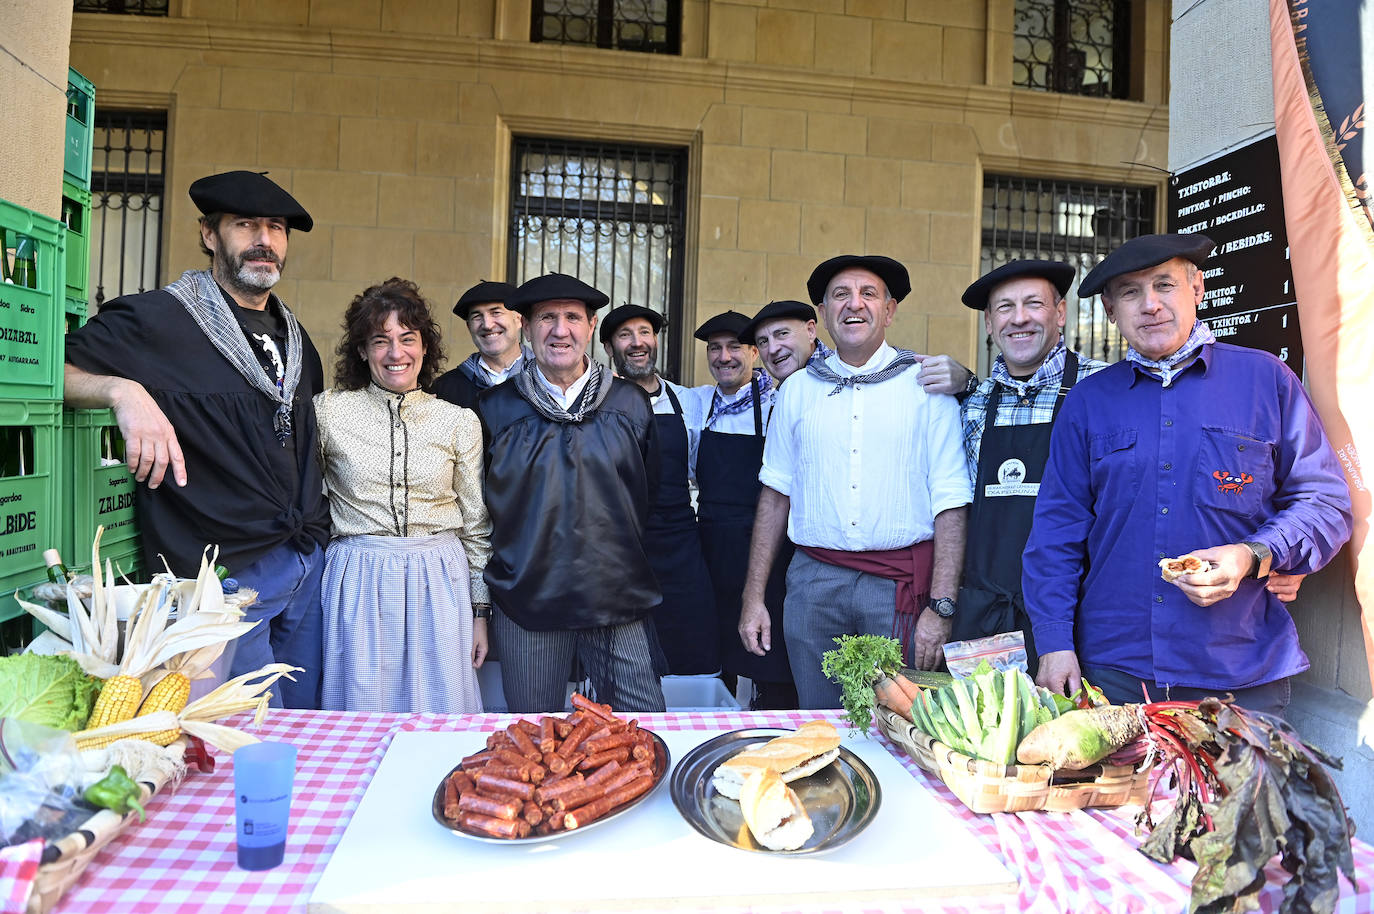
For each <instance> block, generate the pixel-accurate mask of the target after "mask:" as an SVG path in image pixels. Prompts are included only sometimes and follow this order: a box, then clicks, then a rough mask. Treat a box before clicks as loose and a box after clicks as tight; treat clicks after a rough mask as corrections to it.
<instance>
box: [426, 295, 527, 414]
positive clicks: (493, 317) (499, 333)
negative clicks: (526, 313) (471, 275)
mask: <svg viewBox="0 0 1374 914" xmlns="http://www.w3.org/2000/svg"><path fill="white" fill-rule="evenodd" d="M514 294H515V286H512V285H511V284H510V283H507V282H487V281H485V280H484V281H482V282H479V283H478V284H477V285H475V286H473V287H472V288H471V289H468V290H467V291H466V292H464V293H463V294H462V295H461V296H460V297H459V298H458V303H457V304H455V305H454V306H453V313H454V314H456V315H458V316H459V317H460V318H462V319H463V323H464V324H466V325H467V328H468V334H469V335H470V336H471V337H472V343H473V345H474V346H476V347H477V351H476V352H474V353H473V354H472V355H470V356H468V357H467V358H466V359H464V360H463V361H462V363H460V364H459V365H458V367H457V368H454V369H453V370H452V371H446V372H444V373H443V374H442V375H440V376H439V378H438V379H437V380H436V381H435V382H434V387H433V391H434V395H435V396H436V397H438V398H439V399H441V400H447V401H448V402H450V403H456V404H457V405H459V406H462V407H466V408H467V409H471V410H475V409H477V395H478V394H480V393H481V392H482V391H484V390H486V389H487V388H489V387H495V386H496V385H497V384H500V383H501V382H502V381H504V380H506V379H507V378H509V377H510V376H511V375H513V374H515V373H516V372H517V371H519V370H520V366H521V364H523V363H524V360H525V359H526V358H528V357H529V351H528V350H527V349H525V348H524V347H522V346H521V345H520V331H521V329H522V328H523V326H524V323H523V321H522V320H521V318H520V314H519V312H516V311H512V310H511V309H510V308H508V307H506V305H507V303H508V302H510V300H511V296H513V295H514Z"/></svg>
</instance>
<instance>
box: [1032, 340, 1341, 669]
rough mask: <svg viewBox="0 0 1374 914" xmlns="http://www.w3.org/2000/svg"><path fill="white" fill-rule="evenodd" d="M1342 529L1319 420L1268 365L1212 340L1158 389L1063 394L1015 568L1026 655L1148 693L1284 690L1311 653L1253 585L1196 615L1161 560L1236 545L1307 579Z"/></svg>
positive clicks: (1337, 544) (1112, 374) (1132, 378)
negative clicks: (1102, 671)
mask: <svg viewBox="0 0 1374 914" xmlns="http://www.w3.org/2000/svg"><path fill="white" fill-rule="evenodd" d="M1350 531H1351V510H1350V490H1349V488H1348V487H1347V485H1346V481H1345V478H1344V476H1343V475H1342V473H1341V468H1340V464H1339V463H1338V462H1337V460H1336V456H1335V454H1334V452H1333V451H1332V449H1331V445H1330V443H1329V442H1328V441H1327V439H1326V434H1325V432H1324V430H1323V428H1322V423H1321V419H1320V418H1318V416H1317V413H1316V411H1315V410H1314V409H1313V407H1312V403H1311V401H1310V400H1309V399H1308V397H1307V393H1306V391H1304V390H1303V388H1302V384H1301V382H1300V381H1299V380H1298V378H1297V377H1296V376H1295V375H1294V374H1293V373H1292V372H1291V371H1289V370H1288V368H1287V366H1285V365H1284V364H1283V363H1282V362H1280V361H1279V360H1278V359H1277V358H1275V357H1274V356H1273V355H1270V354H1269V353H1267V352H1261V351H1259V350H1256V349H1247V348H1242V347H1238V346H1232V345H1229V344H1226V343H1213V344H1210V345H1208V346H1205V347H1204V348H1203V350H1202V351H1201V353H1200V354H1199V356H1198V358H1197V359H1196V360H1195V361H1194V362H1193V364H1192V365H1190V366H1188V367H1187V368H1186V369H1185V370H1184V371H1183V372H1182V373H1181V374H1179V375H1177V376H1176V377H1175V378H1174V380H1173V382H1172V383H1171V384H1170V386H1168V387H1165V386H1163V384H1161V383H1160V380H1159V378H1158V377H1156V376H1154V375H1152V374H1151V373H1149V372H1148V371H1146V370H1145V369H1143V368H1141V367H1140V366H1138V365H1136V364H1134V363H1132V362H1124V361H1123V362H1118V363H1117V364H1115V365H1112V366H1111V367H1109V368H1106V369H1104V370H1102V371H1100V372H1098V373H1097V374H1095V375H1093V376H1092V377H1090V378H1086V379H1084V380H1083V381H1080V382H1079V383H1078V384H1077V385H1076V386H1075V387H1074V388H1073V390H1072V391H1070V393H1069V395H1068V397H1067V398H1066V399H1065V401H1064V407H1063V410H1062V411H1061V413H1060V415H1059V421H1058V422H1056V423H1055V426H1054V432H1053V434H1052V436H1051V439H1050V457H1049V465H1048V466H1047V467H1046V470H1045V475H1044V478H1043V481H1042V482H1041V484H1040V494H1039V498H1038V499H1037V502H1036V507H1035V521H1034V524H1033V525H1032V528H1031V533H1030V540H1029V542H1028V543H1027V544H1026V553H1025V559H1024V561H1023V562H1022V568H1023V571H1022V585H1023V587H1024V591H1025V601H1026V610H1027V612H1028V613H1029V614H1030V617H1031V620H1032V623H1033V631H1034V635H1035V643H1036V646H1037V648H1038V650H1039V651H1040V653H1041V654H1046V653H1049V652H1050V651H1060V650H1075V651H1077V654H1078V658H1079V662H1080V663H1081V664H1084V665H1092V666H1105V667H1109V668H1111V669H1115V670H1120V671H1122V672H1125V673H1130V674H1131V675H1133V676H1136V677H1138V678H1140V679H1143V680H1145V681H1147V682H1150V681H1153V682H1155V684H1156V685H1158V686H1160V687H1164V686H1172V685H1178V686H1193V687H1197V688H1217V689H1223V688H1226V689H1239V688H1247V687H1250V686H1256V685H1261V684H1263V683H1266V682H1271V681H1273V680H1275V679H1280V678H1283V677H1285V676H1291V675H1292V674H1294V673H1298V672H1301V671H1302V670H1305V669H1307V667H1308V665H1309V664H1308V661H1307V656H1306V655H1305V654H1304V653H1303V652H1302V649H1301V648H1300V647H1299V646H1298V637H1297V632H1296V631H1295V630H1294V627H1293V620H1292V618H1291V617H1290V616H1289V614H1288V610H1287V608H1286V607H1285V606H1284V604H1283V603H1282V602H1280V601H1279V599H1278V598H1277V597H1275V596H1274V595H1273V594H1270V593H1269V592H1267V591H1266V590H1265V589H1264V581H1258V580H1253V579H1248V578H1247V579H1246V580H1243V581H1242V582H1241V583H1240V587H1239V588H1238V589H1237V590H1236V592H1235V593H1234V594H1233V595H1232V596H1230V597H1228V598H1227V599H1225V600H1222V601H1220V602H1219V603H1215V604H1213V605H1212V606H1207V607H1203V606H1198V605H1196V604H1194V603H1192V602H1191V601H1190V600H1189V599H1188V598H1187V597H1186V596H1185V595H1184V593H1183V591H1182V590H1180V589H1179V588H1178V587H1177V586H1175V585H1173V584H1170V583H1167V582H1166V581H1164V580H1163V578H1161V577H1160V573H1159V566H1158V562H1159V560H1160V559H1162V558H1165V557H1166V556H1167V557H1173V556H1178V555H1183V554H1185V553H1188V552H1192V551H1194V550H1198V549H1206V548H1210V547H1213V546H1223V545H1227V544H1231V543H1240V542H1244V541H1247V540H1248V541H1254V542H1260V543H1263V544H1264V545H1266V546H1268V547H1269V549H1270V550H1271V551H1272V552H1273V564H1272V570H1274V571H1284V572H1288V573H1308V572H1313V571H1316V570H1317V569H1319V568H1321V567H1322V566H1324V565H1325V564H1326V563H1327V562H1329V561H1330V560H1331V558H1332V557H1333V556H1334V555H1335V554H1336V552H1337V551H1338V550H1339V549H1340V548H1341V546H1342V545H1344V544H1345V542H1346V540H1347V539H1349V537H1350Z"/></svg>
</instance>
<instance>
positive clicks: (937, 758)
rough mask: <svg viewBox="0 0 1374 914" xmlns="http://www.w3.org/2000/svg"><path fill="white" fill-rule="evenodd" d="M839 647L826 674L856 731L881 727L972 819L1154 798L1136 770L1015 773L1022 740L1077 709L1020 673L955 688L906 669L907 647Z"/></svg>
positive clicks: (869, 641)
mask: <svg viewBox="0 0 1374 914" xmlns="http://www.w3.org/2000/svg"><path fill="white" fill-rule="evenodd" d="M835 641H836V644H837V645H838V647H837V648H836V649H835V650H833V651H828V652H826V654H825V656H824V657H823V659H822V665H821V669H822V671H823V672H824V673H825V674H826V675H827V676H829V677H830V678H832V679H834V680H836V681H837V682H839V684H840V690H841V702H842V703H843V705H844V708H845V715H846V717H847V718H848V719H849V722H850V724H851V725H852V726H853V727H854V728H855V729H857V730H867V729H868V728H869V726H870V724H871V722H872V721H873V720H875V719H876V721H877V723H878V727H879V729H880V730H882V732H883V733H884V734H885V735H886V736H887V737H888V739H890V740H892V741H893V742H894V743H896V744H897V745H898V746H901V747H902V749H904V750H905V751H906V753H907V754H908V755H910V756H911V757H912V758H913V759H915V761H916V764H917V765H920V766H921V768H923V769H925V770H926V771H928V772H930V773H931V774H933V775H935V776H936V777H938V778H940V779H941V780H942V781H944V782H945V784H946V786H948V787H949V789H950V790H952V791H953V792H954V795H955V796H957V797H958V798H959V799H960V800H961V801H963V803H964V805H965V806H967V807H968V808H969V809H971V810H973V811H974V812H978V813H984V812H1022V811H1025V810H1031V809H1047V810H1052V811H1066V810H1073V809H1083V808H1085V807H1088V806H1123V805H1126V804H1132V803H1135V804H1138V803H1143V802H1144V800H1145V798H1146V797H1147V795H1148V793H1149V773H1148V771H1147V770H1145V769H1144V768H1143V767H1142V768H1141V770H1137V768H1136V765H1135V764H1132V763H1131V762H1123V763H1121V764H1100V763H1098V764H1093V765H1090V766H1087V767H1084V768H1082V769H1081V770H1068V769H1066V768H1060V769H1056V768H1055V767H1052V766H1050V765H1044V764H1041V765H1018V764H1017V763H1016V754H1017V747H1018V745H1019V744H1020V742H1021V740H1022V739H1024V738H1025V737H1026V736H1027V735H1028V734H1029V733H1030V732H1031V731H1032V730H1034V729H1035V728H1036V727H1037V726H1038V725H1040V724H1042V723H1045V722H1046V721H1049V720H1053V719H1055V718H1057V717H1058V716H1059V715H1060V714H1061V713H1062V712H1063V711H1065V710H1068V709H1070V708H1072V707H1073V706H1074V705H1073V703H1072V702H1071V701H1070V700H1069V699H1066V698H1064V697H1063V696H1054V695H1052V694H1050V693H1049V692H1048V691H1046V690H1045V689H1041V688H1038V687H1037V686H1036V685H1035V684H1034V683H1033V682H1031V680H1030V677H1029V676H1027V675H1026V674H1025V673H1023V672H1021V671H1020V670H1015V669H1013V670H1006V671H998V670H994V669H993V668H992V667H991V666H989V665H988V664H987V663H983V664H982V665H981V666H980V667H979V668H978V669H977V670H975V671H974V673H973V675H972V676H968V677H965V678H962V679H955V678H953V677H952V676H949V675H948V674H941V673H921V672H915V671H912V670H904V669H902V662H901V661H902V651H901V645H900V644H899V643H898V642H897V641H895V640H893V639H891V638H883V637H880V636H877V635H843V636H841V637H839V638H836V639H835ZM1085 700H1086V699H1085ZM1133 761H1134V762H1139V761H1140V758H1139V757H1136V758H1135V759H1133Z"/></svg>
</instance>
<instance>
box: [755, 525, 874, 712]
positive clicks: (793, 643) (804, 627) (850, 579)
mask: <svg viewBox="0 0 1374 914" xmlns="http://www.w3.org/2000/svg"><path fill="white" fill-rule="evenodd" d="M896 604H897V582H896V581H889V580H888V579H887V578H880V577H878V576H877V575H873V574H865V573H863V572H861V571H850V570H849V569H847V568H840V567H839V566H837V565H830V564H828V563H826V562H818V561H816V560H815V559H813V558H811V556H809V555H807V554H806V553H805V552H802V551H801V550H800V549H798V550H797V552H796V554H795V555H793V556H792V563H791V564H790V565H788V566H787V599H786V601H785V602H784V603H783V622H782V624H783V630H784V632H785V634H786V637H787V656H788V659H789V660H790V661H791V663H792V678H793V680H795V681H796V683H797V705H798V707H801V708H838V707H839V706H840V687H839V685H837V684H836V683H833V682H831V681H830V680H829V679H826V678H825V676H824V675H823V674H822V673H821V654H823V653H825V652H826V651H829V650H833V649H834V648H835V638H836V637H838V636H840V635H890V634H892V616H893V614H894V611H895V607H896ZM774 637H777V635H776V633H775V634H774Z"/></svg>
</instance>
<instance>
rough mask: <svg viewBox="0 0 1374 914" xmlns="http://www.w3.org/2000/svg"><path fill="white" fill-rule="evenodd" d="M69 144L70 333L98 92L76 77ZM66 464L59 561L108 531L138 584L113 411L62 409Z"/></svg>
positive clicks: (82, 274) (76, 318) (80, 288)
mask: <svg viewBox="0 0 1374 914" xmlns="http://www.w3.org/2000/svg"><path fill="white" fill-rule="evenodd" d="M67 83H68V84H67V145H66V154H65V159H64V166H63V167H64V171H65V174H64V175H63V180H62V216H63V222H64V223H65V224H66V229H67V274H66V275H67V278H66V291H65V293H64V294H65V300H64V306H65V307H64V311H65V321H66V326H67V327H68V328H72V327H79V326H81V325H82V324H84V323H85V322H86V317H87V316H88V310H87V309H88V305H89V302H90V298H91V296H90V291H91V290H90V268H91V231H90V229H91V157H92V150H93V148H94V134H95V130H94V121H95V86H93V85H91V82H90V81H89V80H87V79H86V78H85V77H84V76H82V75H81V74H80V73H78V72H76V71H75V70H70V71H68V76H67ZM62 439H63V455H64V457H65V459H66V476H65V481H64V484H65V490H64V493H65V496H66V498H65V507H66V522H65V524H64V530H63V535H62V541H61V542H62V545H61V548H62V557H63V558H65V559H66V560H67V567H69V568H71V569H73V570H75V569H78V568H81V569H84V568H86V567H88V566H89V565H90V563H91V542H92V541H93V540H94V538H95V531H96V527H98V526H103V527H104V528H105V532H104V534H103V535H102V536H101V538H100V555H101V559H102V560H103V559H111V560H113V561H114V563H115V565H116V566H117V567H118V569H119V570H121V571H123V572H125V573H127V574H128V575H129V576H130V577H131V578H132V579H134V580H138V577H137V574H138V566H139V564H140V555H141V552H140V549H139V544H138V527H137V524H136V523H135V519H134V507H133V502H134V479H133V476H132V474H130V473H129V470H128V468H127V467H126V466H125V465H124V442H123V440H122V439H121V438H120V436H119V427H118V426H117V425H116V424H115V421H114V414H113V413H111V412H110V411H109V410H86V409H80V410H71V409H68V410H63V412H62Z"/></svg>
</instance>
